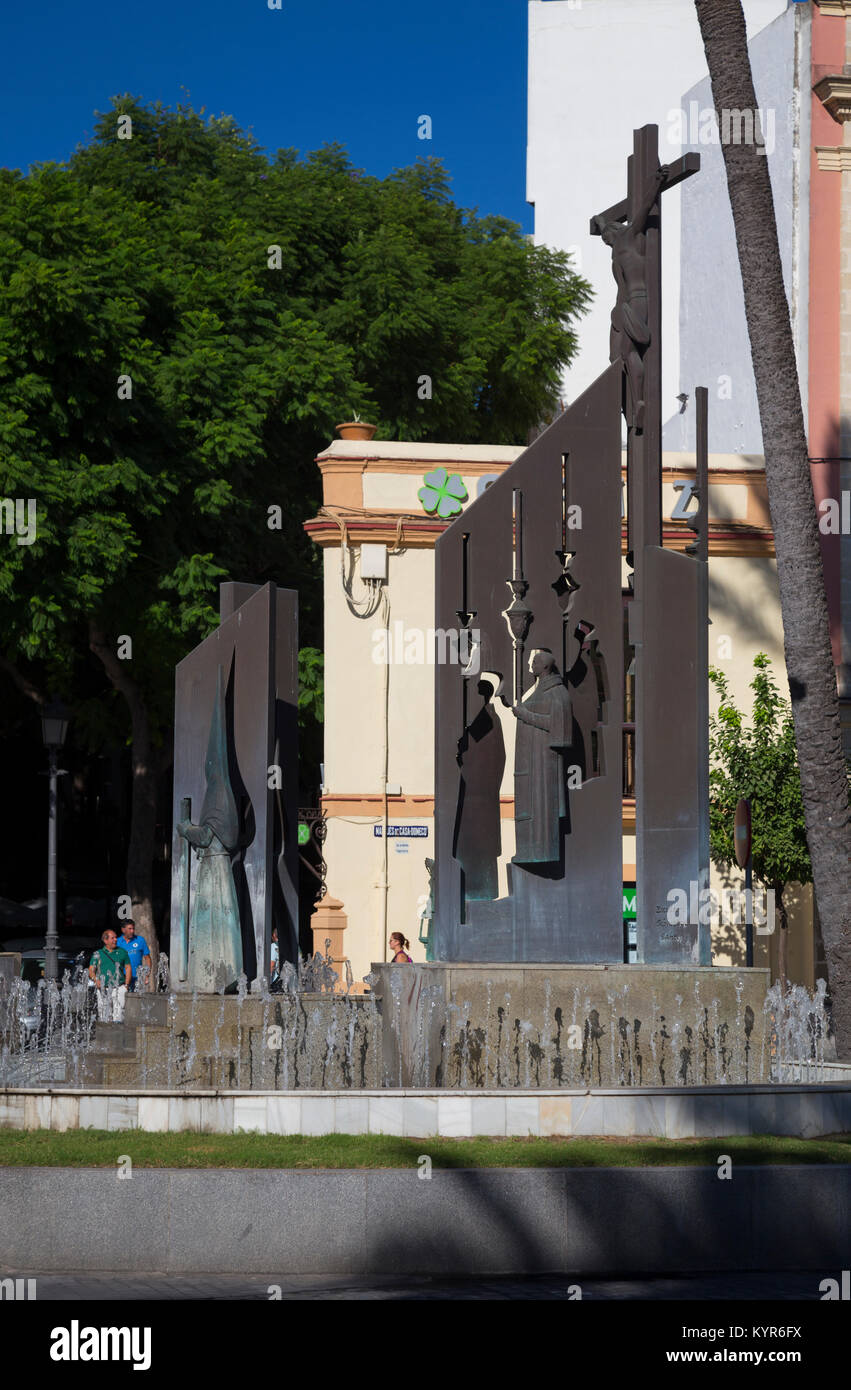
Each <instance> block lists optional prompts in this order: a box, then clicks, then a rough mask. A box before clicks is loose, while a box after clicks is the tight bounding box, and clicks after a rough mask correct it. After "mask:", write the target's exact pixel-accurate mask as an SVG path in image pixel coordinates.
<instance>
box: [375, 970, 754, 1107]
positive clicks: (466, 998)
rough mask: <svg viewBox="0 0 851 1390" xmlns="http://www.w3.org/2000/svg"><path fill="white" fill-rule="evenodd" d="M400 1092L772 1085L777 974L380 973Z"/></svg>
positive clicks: (386, 1048)
mask: <svg viewBox="0 0 851 1390" xmlns="http://www.w3.org/2000/svg"><path fill="white" fill-rule="evenodd" d="M372 978H373V980H374V981H375V983H374V984H373V993H374V994H375V997H376V998H377V1000H378V1003H379V1009H380V1012H381V1033H382V1054H383V1064H384V1074H385V1076H386V1078H387V1084H389V1085H391V1086H401V1087H409V1086H416V1087H419V1086H424V1087H433V1086H434V1087H438V1086H440V1087H471V1088H477V1087H485V1088H490V1087H519V1088H530V1087H533V1088H534V1087H539V1086H540V1087H547V1088H550V1087H560V1086H564V1087H587V1086H595V1087H596V1086H599V1087H611V1086H701V1085H706V1086H715V1085H719V1084H724V1083H731V1084H740V1085H744V1084H747V1083H754V1082H762V1081H767V1080H768V1079H769V1064H770V1059H769V1051H770V1038H768V1037H767V1035H766V1024H767V1020H766V1016H765V1013H764V1002H765V995H766V991H767V989H768V986H769V984H770V978H769V971H768V970H766V969H750V970H748V969H741V970H739V969H726V968H721V967H702V966H678V965H656V966H649V965H558V964H556V965H525V964H509V965H481V964H476V965H456V964H442V963H439V962H435V963H433V964H428V965H424V964H415V965H388V964H385V963H381V964H378V965H373V967H372Z"/></svg>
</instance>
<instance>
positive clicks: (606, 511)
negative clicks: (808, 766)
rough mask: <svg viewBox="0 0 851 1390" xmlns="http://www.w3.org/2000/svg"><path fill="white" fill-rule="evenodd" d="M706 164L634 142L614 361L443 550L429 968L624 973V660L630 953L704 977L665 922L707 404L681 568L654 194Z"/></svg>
mask: <svg viewBox="0 0 851 1390" xmlns="http://www.w3.org/2000/svg"><path fill="white" fill-rule="evenodd" d="M699 164H700V160H699V157H698V156H697V155H692V154H690V155H686V156H685V157H684V158H683V159H681V160H679V161H678V162H677V163H675V164H672V165H670V166H667V165H660V163H659V159H658V129H657V127H655V126H646V127H644V128H643V129H642V130H639V131H636V132H635V134H634V149H633V154H632V157H631V158H630V160H629V163H628V195H627V197H626V199H624V200H623V201H622V202H620V203H618V204H615V205H614V206H613V207H610V208H608V209H606V211H604V212H602V213H600V214H598V215H597V216H596V217H594V218H593V220H592V223H591V231H592V233H594V234H597V235H600V236H602V237H603V239H604V240H605V242H606V244H607V245H608V246H610V247H611V250H612V270H613V274H614V278H615V282H616V285H617V300H616V304H615V307H614V310H613V313H612V334H611V353H610V356H611V365H610V366H609V367H608V368H607V369H606V370H605V371H604V372H603V373H602V375H601V376H600V377H598V379H597V380H596V381H595V382H594V384H593V385H592V386H591V387H589V389H588V390H587V391H586V392H585V393H584V394H583V395H582V396H581V397H580V398H579V399H578V400H577V401H575V402H574V403H573V404H572V405H571V406H570V408H569V409H568V410H567V411H565V413H564V414H563V415H562V416H561V417H560V418H559V419H558V420H556V421H555V423H554V424H552V425H551V426H550V427H549V429H547V430H546V431H545V432H544V433H543V434H542V435H540V437H539V438H538V439H536V440H535V442H534V443H533V444H532V445H531V446H530V447H529V448H528V449H526V450H525V451H524V453H523V454H521V455H520V457H519V458H518V459H517V460H516V461H515V462H514V463H513V464H512V466H511V467H510V468H509V469H507V470H506V472H505V473H504V474H503V475H502V476H501V477H499V478H498V479H497V480H496V481H494V482H493V483H491V484H490V485H489V487H488V488H487V489H486V490H485V492H484V493H482V495H481V496H479V497H478V498H477V499H476V501H475V502H473V503H472V504H471V505H470V506H469V507H468V508H467V509H466V511H465V512H464V513H463V514H462V515H461V516H460V517H459V518H458V520H457V521H455V522H454V523H453V524H452V525H451V526H450V527H449V528H448V529H447V530H446V532H445V533H444V534H443V536H441V538H440V539H439V541H438V543H437V547H436V622H435V627H436V628H437V629H441V630H444V631H446V630H449V629H452V628H453V627H455V626H457V625H460V628H461V629H462V631H465V632H466V633H467V634H468V636H469V639H470V640H469V642H468V643H467V644H466V649H467V650H469V651H470V652H471V653H472V655H471V659H470V660H469V661H468V663H467V665H466V667H459V666H457V665H455V666H453V665H451V664H444V665H440V664H437V665H436V678H435V679H436V738H435V782H436V795H435V821H436V828H435V836H436V883H435V913H434V921H433V924H432V930H431V937H430V940H431V944H432V948H433V952H434V958H435V960H437V961H447V962H451V961H468V962H505V963H510V962H528V963H534V962H554V961H562V962H575V963H586V962H587V963H601V964H604V963H614V962H621V961H623V959H624V941H623V923H622V905H621V894H622V849H621V845H622V797H623V761H624V752H623V748H624V730H623V725H624V692H625V687H624V665H625V663H624V657H625V655H626V657H627V659H630V658H631V659H632V661H633V662H634V667H633V669H634V671H635V680H636V685H635V694H636V803H637V810H636V824H637V884H638V888H637V893H638V929H639V960H640V961H642V962H644V963H647V964H663V963H664V964H709V963H710V956H709V928H708V925H707V926H706V927H700V926H699V925H698V924H694V925H691V924H689V925H686V926H682V925H679V924H676V925H673V926H672V925H671V924H670V923H669V921H668V912H667V909H668V902H669V898H668V894H669V892H670V890H671V889H673V888H681V887H682V888H685V889H686V890H687V891H688V889H689V885H690V883H691V882H693V881H697V884H698V887H699V888H703V887H706V886H708V872H709V839H708V780H707V779H708V745H707V739H708V683H707V621H708V613H707V594H708V581H707V563H706V561H707V558H708V551H707V538H706V525H707V523H706V495H707V494H706V487H707V457H708V455H707V438H706V392H705V391H703V390H701V391H699V392H698V445H697V457H698V468H697V479H696V487H695V493H696V495H697V497H698V499H699V511H698V513H696V514H695V516H694V517H690V518H689V525H690V526H691V527H692V529H693V530H695V532H696V533H697V540H696V542H695V544H694V545H693V546H692V547H690V551H689V553H687V554H680V553H677V552H675V551H673V550H668V549H665V548H664V545H663V536H662V486H661V482H662V454H661V424H662V418H661V254H660V201H661V197H662V194H663V193H664V192H665V191H666V190H667V189H669V188H672V187H674V186H675V185H676V184H678V183H680V182H681V181H682V180H683V179H685V178H688V177H689V176H690V175H691V174H693V173H695V172H696V171H697V169H698V168H699ZM623 420H625V422H626V437H627V445H626V473H627V489H626V490H627V544H626V549H627V562H628V568H629V570H631V573H629V575H628V579H627V581H626V583H624V577H623V573H622V510H623V508H622V497H621V494H622V487H621V476H622V421H623ZM627 615H628V637H627V632H626V627H627V621H626V620H627ZM512 802H513V825H512V821H511V819H510V818H509V812H510V807H511V805H512ZM509 849H510V851H511V852H510V853H509Z"/></svg>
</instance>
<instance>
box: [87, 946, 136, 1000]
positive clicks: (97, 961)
mask: <svg viewBox="0 0 851 1390" xmlns="http://www.w3.org/2000/svg"><path fill="white" fill-rule="evenodd" d="M101 941H102V942H103V945H102V946H101V948H100V950H99V951H95V953H94V955H93V956H92V959H91V962H90V964H89V978H90V979H92V980H94V982H95V984H96V985H97V991H98V1018H99V1019H100V1021H101V1023H121V1021H122V1020H123V1018H124V1000H125V998H126V995H127V990H128V988H129V985H130V980H131V979H132V971H131V969H130V957H129V956H128V954H127V952H126V951H125V950H124V948H123V946H119V945H118V938H117V936H116V935H115V932H114V931H113V930H112V928H111V927H110V928H109V929H108V930H107V931H105V932H104V933H103V935H102V936H101Z"/></svg>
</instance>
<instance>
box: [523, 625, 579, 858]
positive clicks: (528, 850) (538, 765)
mask: <svg viewBox="0 0 851 1390" xmlns="http://www.w3.org/2000/svg"><path fill="white" fill-rule="evenodd" d="M529 670H530V671H531V672H532V675H533V676H534V677H535V684H534V685H533V686H532V688H531V690H528V691H527V692H526V694H525V695H524V696H523V699H522V700H521V701H520V702H519V704H516V705H514V706H513V707H512V712H513V714H514V715H515V717H516V719H517V738H516V742H515V745H514V829H515V833H516V839H517V848H516V853H515V855H514V859H513V860H512V863H514V864H550V863H556V862H558V860H559V858H560V855H561V832H562V817H563V816H565V815H566V814H567V785H566V778H565V767H564V754H565V753H566V752H567V751H568V749H569V748H570V743H571V737H572V725H573V720H572V715H571V706H570V696H569V694H568V693H567V689H566V687H565V684H564V680H563V679H562V677H561V675H560V674H559V672H558V670H557V669H556V664H555V660H554V658H553V654H552V652H550V651H548V650H547V649H546V648H543V647H539V648H536V649H535V650H534V651H533V652H532V655H531V657H530V660H529Z"/></svg>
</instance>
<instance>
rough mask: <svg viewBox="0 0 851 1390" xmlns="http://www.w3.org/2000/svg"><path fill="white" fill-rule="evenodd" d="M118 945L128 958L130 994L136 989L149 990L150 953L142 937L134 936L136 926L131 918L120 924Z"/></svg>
mask: <svg viewBox="0 0 851 1390" xmlns="http://www.w3.org/2000/svg"><path fill="white" fill-rule="evenodd" d="M118 944H119V946H121V947H123V949H124V950H125V951H126V952H127V954H128V956H129V957H130V984H129V985H128V990H129V992H130V994H133V993H135V991H136V990H137V989H139V990H143V989H145V988H146V987H147V988H150V985H147V981H148V980H149V979H150V971H151V953H150V951H149V950H148V943H147V941H146V940H145V938H144V936H137V935H136V924H135V922H134V921H133V919H132V917H130V918H128V919H127V921H126V922H122V923H121V940H120V941H119V943H118ZM140 965H141V967H142V974H141V975H140V974H139V966H140Z"/></svg>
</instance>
